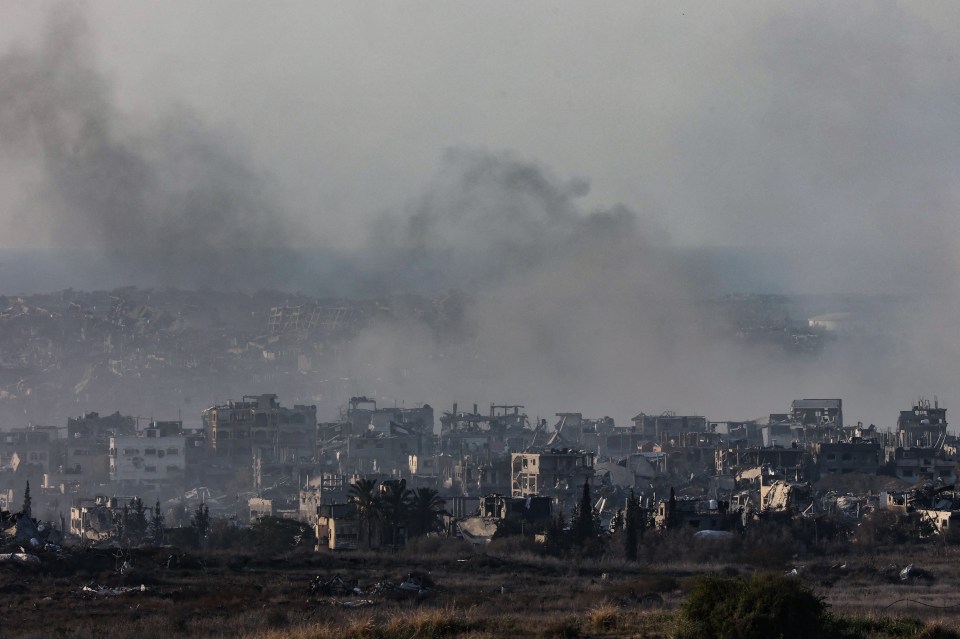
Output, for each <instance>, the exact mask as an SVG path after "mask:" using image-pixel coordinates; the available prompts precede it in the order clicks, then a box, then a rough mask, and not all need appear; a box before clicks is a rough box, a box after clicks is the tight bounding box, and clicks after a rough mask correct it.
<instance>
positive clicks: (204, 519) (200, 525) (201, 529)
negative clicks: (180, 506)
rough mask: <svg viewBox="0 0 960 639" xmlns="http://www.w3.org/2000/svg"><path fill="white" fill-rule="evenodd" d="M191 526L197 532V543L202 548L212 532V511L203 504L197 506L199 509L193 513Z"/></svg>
mask: <svg viewBox="0 0 960 639" xmlns="http://www.w3.org/2000/svg"><path fill="white" fill-rule="evenodd" d="M190 526H191V527H192V528H193V529H194V530H196V531H197V542H198V543H199V544H200V545H201V546H202V545H203V541H204V539H206V536H207V533H208V532H209V531H210V509H209V508H207V505H206V504H204V503H203V502H200V503H199V504H197V509H196V510H195V511H193V517H191V518H190Z"/></svg>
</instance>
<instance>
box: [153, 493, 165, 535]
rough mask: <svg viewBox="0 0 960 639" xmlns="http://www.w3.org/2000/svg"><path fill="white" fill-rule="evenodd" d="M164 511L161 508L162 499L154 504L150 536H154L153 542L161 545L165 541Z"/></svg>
mask: <svg viewBox="0 0 960 639" xmlns="http://www.w3.org/2000/svg"><path fill="white" fill-rule="evenodd" d="M163 533H164V530H163V511H162V510H160V500H159V499H158V500H157V503H156V504H154V506H153V517H151V519H150V536H151V537H153V543H155V544H156V545H158V546H159V545H160V544H162V543H163Z"/></svg>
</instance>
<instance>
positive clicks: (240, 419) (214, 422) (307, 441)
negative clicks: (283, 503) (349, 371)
mask: <svg viewBox="0 0 960 639" xmlns="http://www.w3.org/2000/svg"><path fill="white" fill-rule="evenodd" d="M203 419H204V428H205V430H206V436H207V442H208V446H209V449H210V452H211V457H212V460H211V461H213V462H215V463H225V464H226V465H227V466H231V467H243V466H247V465H250V464H251V463H252V462H253V458H254V453H255V452H257V453H258V454H259V455H261V457H262V458H263V459H269V460H278V461H282V460H296V459H300V458H307V459H310V458H312V457H313V456H314V454H315V452H316V436H317V408H316V406H303V405H295V406H294V407H293V408H286V407H284V406H281V405H280V403H279V401H277V396H276V395H274V394H263V395H245V396H244V397H243V398H242V399H241V400H240V401H233V400H231V401H229V402H228V403H226V404H222V405H216V406H211V407H210V408H208V409H207V410H205V411H204V413H203Z"/></svg>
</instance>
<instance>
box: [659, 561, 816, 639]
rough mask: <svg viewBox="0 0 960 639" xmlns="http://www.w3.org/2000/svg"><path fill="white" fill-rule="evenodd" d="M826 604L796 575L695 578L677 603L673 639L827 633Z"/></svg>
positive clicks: (787, 637) (785, 637) (784, 638)
mask: <svg viewBox="0 0 960 639" xmlns="http://www.w3.org/2000/svg"><path fill="white" fill-rule="evenodd" d="M829 625H830V616H829V615H828V614H827V605H826V604H825V603H824V602H823V600H822V599H821V598H820V597H818V596H816V595H815V594H813V593H812V592H811V591H810V589H809V588H808V587H807V586H806V585H804V584H803V582H801V581H800V580H798V579H794V578H790V577H784V576H780V575H773V574H758V575H753V576H752V577H750V578H749V579H747V580H742V579H739V578H733V579H730V578H726V577H720V576H717V575H703V576H701V577H698V578H697V579H696V580H695V582H694V584H693V588H692V589H691V592H690V595H689V596H688V597H687V599H686V601H684V603H683V604H682V606H681V607H680V614H679V615H678V623H677V628H676V636H677V637H678V639H713V638H715V637H724V638H726V639H765V638H767V637H781V638H782V639H794V638H796V639H803V638H806V637H820V636H829V634H830V633H829V631H828V628H829Z"/></svg>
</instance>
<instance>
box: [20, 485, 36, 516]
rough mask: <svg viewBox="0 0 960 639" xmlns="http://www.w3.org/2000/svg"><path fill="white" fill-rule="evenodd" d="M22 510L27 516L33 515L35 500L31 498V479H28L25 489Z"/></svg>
mask: <svg viewBox="0 0 960 639" xmlns="http://www.w3.org/2000/svg"><path fill="white" fill-rule="evenodd" d="M20 512H21V513H23V515H24V516H25V517H33V500H32V499H31V498H30V480H27V487H26V488H24V489H23V506H22V507H21V508H20Z"/></svg>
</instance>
